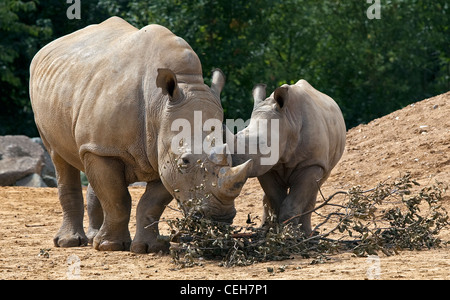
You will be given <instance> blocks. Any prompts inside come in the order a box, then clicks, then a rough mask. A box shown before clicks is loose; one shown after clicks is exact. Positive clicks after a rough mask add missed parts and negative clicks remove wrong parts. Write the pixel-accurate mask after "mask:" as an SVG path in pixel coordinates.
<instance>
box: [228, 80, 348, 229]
mask: <svg viewBox="0 0 450 300" xmlns="http://www.w3.org/2000/svg"><path fill="white" fill-rule="evenodd" d="M253 98H254V108H253V112H252V115H251V119H250V123H249V125H248V127H247V128H245V129H243V130H241V131H240V132H238V133H237V134H236V135H235V136H234V138H232V133H231V132H227V142H228V146H229V147H230V148H234V149H235V154H233V164H239V163H241V162H242V161H245V160H247V159H249V158H250V159H252V160H253V165H252V168H251V171H250V177H258V180H259V182H260V184H261V187H262V188H263V190H264V193H265V195H264V197H263V203H264V216H263V221H265V220H266V218H267V216H268V212H269V211H271V212H273V213H274V214H275V215H276V216H277V217H278V220H279V222H285V221H288V220H289V221H292V222H293V223H296V224H301V227H302V230H303V231H304V232H305V233H307V234H310V233H311V231H312V230H311V213H308V212H310V211H311V210H312V209H313V208H314V206H315V203H316V197H317V194H318V190H319V187H320V186H321V185H322V184H323V183H324V182H325V180H326V179H327V178H328V176H329V175H330V172H331V170H332V169H333V168H334V166H335V165H336V164H337V163H338V161H339V160H340V158H341V156H342V154H343V152H344V147H345V136H346V129H345V122H344V118H343V116H342V113H341V110H340V109H339V107H338V105H337V104H336V102H335V101H334V100H333V99H331V98H330V97H329V96H327V95H325V94H323V93H321V92H319V91H318V90H316V89H315V88H313V87H312V86H311V85H310V84H309V83H308V82H307V81H305V80H299V81H298V82H297V83H296V84H294V85H286V84H285V85H283V86H281V87H279V88H277V89H276V90H275V91H274V92H273V93H272V94H271V95H270V97H268V98H266V90H265V85H257V86H255V88H254V89H253ZM261 121H264V122H261ZM230 138H231V139H230ZM244 143H245V144H244ZM230 144H233V145H234V146H232V145H230ZM269 144H271V145H270V147H268V145H269ZM239 145H244V146H245V152H244V151H242V150H239V149H238V147H239ZM252 149H253V151H252ZM239 152H241V154H239Z"/></svg>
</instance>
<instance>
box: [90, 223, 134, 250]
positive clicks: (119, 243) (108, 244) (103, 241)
mask: <svg viewBox="0 0 450 300" xmlns="http://www.w3.org/2000/svg"><path fill="white" fill-rule="evenodd" d="M106 232H109V231H106ZM106 232H105V231H102V228H100V231H99V232H98V234H97V235H96V236H95V238H94V240H93V242H92V246H93V247H94V249H96V250H100V251H127V250H129V249H130V244H131V237H130V233H129V231H128V230H126V231H125V232H123V233H122V234H118V233H115V234H113V235H112V234H107V233H106Z"/></svg>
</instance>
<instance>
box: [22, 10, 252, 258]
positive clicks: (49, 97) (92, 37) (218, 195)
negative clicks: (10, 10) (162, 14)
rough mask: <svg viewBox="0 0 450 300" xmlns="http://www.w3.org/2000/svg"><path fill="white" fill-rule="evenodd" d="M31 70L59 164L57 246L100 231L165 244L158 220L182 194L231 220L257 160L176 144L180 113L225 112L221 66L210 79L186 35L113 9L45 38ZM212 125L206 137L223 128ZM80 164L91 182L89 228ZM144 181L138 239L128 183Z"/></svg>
mask: <svg viewBox="0 0 450 300" xmlns="http://www.w3.org/2000/svg"><path fill="white" fill-rule="evenodd" d="M30 73H31V76H30V98H31V104H32V107H33V111H34V115H35V121H36V125H37V128H38V130H39V132H40V135H41V137H42V140H43V142H44V144H45V146H46V148H47V149H48V151H49V153H50V155H51V157H52V160H53V162H54V164H55V168H56V171H57V179H58V192H59V200H60V203H61V206H62V209H63V222H62V226H61V228H60V230H59V232H58V233H57V234H56V236H55V238H54V243H55V245H56V246H61V247H73V246H79V245H85V244H87V243H88V240H92V243H93V246H94V248H95V249H98V250H126V249H128V248H130V247H131V251H134V252H139V253H143V252H156V251H160V250H164V251H166V250H168V243H167V242H163V241H161V240H160V239H157V237H158V235H159V231H158V220H159V218H160V216H161V214H162V212H163V211H164V209H165V207H166V205H167V204H168V203H169V202H170V201H171V200H172V199H173V198H176V199H177V200H179V203H180V204H181V206H182V207H183V203H184V201H188V200H190V199H193V198H200V199H203V202H202V209H201V211H202V212H203V213H204V215H205V216H206V217H209V218H212V219H215V220H221V221H228V222H230V221H232V219H233V217H234V215H235V213H236V211H235V208H234V198H235V197H237V196H238V194H239V192H240V188H242V185H243V183H244V182H245V180H246V176H247V175H248V174H247V171H248V170H249V167H250V165H251V162H248V163H246V164H243V165H241V166H237V167H233V168H232V167H231V161H230V159H227V156H225V154H222V156H221V154H220V153H214V155H213V156H214V157H213V159H212V161H211V160H209V159H208V157H209V156H208V153H205V152H204V151H201V152H200V153H195V152H194V153H191V152H192V151H191V152H188V151H185V152H181V153H180V152H179V151H178V152H177V151H175V150H174V149H172V148H173V147H171V145H172V144H173V143H172V139H173V138H174V136H176V134H177V130H179V128H175V129H174V128H173V127H172V126H171V124H172V122H173V121H174V120H177V119H184V120H187V122H188V123H190V124H194V125H192V127H195V126H197V127H198V123H199V120H198V117H200V120H203V122H204V121H206V120H209V119H213V120H214V119H217V120H219V121H218V122H219V123H220V122H222V119H223V110H222V107H221V104H220V99H219V98H220V91H221V90H222V88H223V84H224V79H223V77H222V74H221V73H220V72H215V73H214V74H213V80H212V84H211V88H209V87H208V86H206V85H205V84H204V80H203V76H202V67H201V64H200V60H199V58H198V56H197V55H196V54H195V52H194V51H193V50H192V48H191V47H190V46H189V45H188V44H187V43H186V42H185V41H184V40H183V39H182V38H180V37H177V36H175V35H174V34H173V33H172V32H171V31H169V30H168V29H166V28H165V27H162V26H159V25H149V26H146V27H144V28H142V29H141V30H138V29H136V28H135V27H133V26H131V25H130V24H128V23H127V22H126V21H124V20H122V19H120V18H118V17H112V18H110V19H108V20H106V21H104V22H102V23H100V24H97V25H91V26H88V27H86V28H83V29H81V30H78V31H76V32H74V33H72V34H69V35H66V36H63V37H61V38H59V39H57V40H55V41H53V42H51V43H50V44H48V45H46V46H45V47H44V48H42V49H41V50H40V51H39V52H38V53H37V54H36V56H35V57H34V59H33V61H32V63H31V66H30ZM194 116H196V117H197V120H194V119H193V118H194ZM195 124H197V125H195ZM202 124H203V123H201V122H200V126H201V125H202ZM200 128H201V127H200ZM203 129H204V130H203V131H202V132H201V135H202V136H201V137H200V140H201V141H203V140H205V138H207V137H209V135H210V134H211V133H212V131H214V128H213V127H210V128H209V130H208V128H206V130H205V128H203ZM191 130H192V132H193V128H192V129H191ZM196 138H197V140H198V137H196ZM213 161H214V162H215V163H214V162H213ZM79 170H81V171H84V172H85V173H86V175H87V177H88V180H89V182H90V186H89V187H88V192H87V198H88V199H87V202H88V203H87V205H88V214H89V229H88V234H87V235H86V234H85V232H84V230H83V214H84V209H83V198H82V190H81V185H80V173H79ZM136 181H145V182H147V188H146V190H145V193H144V194H143V196H142V198H141V199H140V201H139V203H138V206H137V212H136V215H137V217H136V223H137V224H136V235H135V237H134V239H133V242H132V243H131V238H130V233H129V230H128V222H129V218H130V210H131V197H130V194H129V192H128V189H127V186H128V184H130V183H133V182H136ZM205 182H206V183H208V184H205ZM215 182H216V183H217V182H220V183H221V184H220V185H217V184H214V183H215Z"/></svg>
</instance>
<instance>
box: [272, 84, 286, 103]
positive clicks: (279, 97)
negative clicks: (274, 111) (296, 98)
mask: <svg viewBox="0 0 450 300" xmlns="http://www.w3.org/2000/svg"><path fill="white" fill-rule="evenodd" d="M273 99H275V101H276V102H277V106H278V108H279V109H283V107H286V103H287V102H288V100H289V88H288V87H287V86H280V87H279V88H277V89H276V90H275V91H274V92H273Z"/></svg>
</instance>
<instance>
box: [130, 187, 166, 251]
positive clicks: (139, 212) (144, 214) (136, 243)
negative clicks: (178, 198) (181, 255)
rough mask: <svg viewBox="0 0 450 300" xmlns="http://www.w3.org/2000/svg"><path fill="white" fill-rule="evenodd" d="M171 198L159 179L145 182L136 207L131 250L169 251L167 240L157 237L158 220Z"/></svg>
mask: <svg viewBox="0 0 450 300" xmlns="http://www.w3.org/2000/svg"><path fill="white" fill-rule="evenodd" d="M172 198H173V197H172V195H171V194H170V193H169V192H168V191H167V190H166V188H165V187H164V185H163V184H162V182H161V181H160V180H156V181H151V182H148V183H147V188H146V190H145V193H144V194H143V195H142V197H141V199H140V200H139V203H138V206H137V209H136V235H135V236H134V239H133V243H131V252H135V253H157V252H160V251H162V252H163V253H168V252H169V246H170V244H169V242H168V241H165V240H163V239H161V238H159V230H158V222H159V218H160V217H161V214H162V213H163V211H164V209H165V208H166V205H167V204H169V203H170V201H172Z"/></svg>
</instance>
